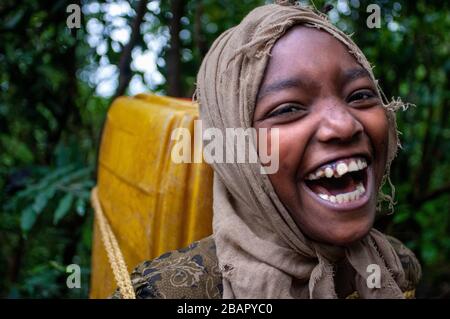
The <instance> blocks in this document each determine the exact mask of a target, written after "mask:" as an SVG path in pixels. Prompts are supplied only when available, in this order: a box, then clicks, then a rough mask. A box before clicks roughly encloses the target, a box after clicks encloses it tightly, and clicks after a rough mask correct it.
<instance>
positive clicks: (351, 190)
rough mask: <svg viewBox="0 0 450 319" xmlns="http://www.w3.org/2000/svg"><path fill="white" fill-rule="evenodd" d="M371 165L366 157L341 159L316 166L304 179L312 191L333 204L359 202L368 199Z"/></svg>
mask: <svg viewBox="0 0 450 319" xmlns="http://www.w3.org/2000/svg"><path fill="white" fill-rule="evenodd" d="M369 165H370V163H368V161H367V159H366V158H364V157H359V156H358V157H349V158H345V159H339V160H337V161H334V162H330V163H327V164H324V165H322V166H320V167H318V168H316V169H315V170H314V171H312V172H310V173H309V174H308V175H306V177H305V179H304V181H305V184H306V186H307V187H308V188H309V189H310V190H311V191H312V193H314V194H315V195H316V196H317V197H319V198H321V199H322V200H323V201H325V202H328V203H330V204H333V206H341V205H348V204H347V203H353V204H357V203H358V202H361V201H362V200H363V199H364V198H366V199H367V196H365V195H366V193H367V185H368V183H367V180H368V177H369V174H368V172H369V170H368V168H369ZM361 204H362V203H361ZM352 206H353V205H352Z"/></svg>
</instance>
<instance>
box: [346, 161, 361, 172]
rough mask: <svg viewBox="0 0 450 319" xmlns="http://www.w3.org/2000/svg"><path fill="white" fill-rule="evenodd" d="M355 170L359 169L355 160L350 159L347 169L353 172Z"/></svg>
mask: <svg viewBox="0 0 450 319" xmlns="http://www.w3.org/2000/svg"><path fill="white" fill-rule="evenodd" d="M357 170H359V167H358V164H356V162H355V161H351V162H350V164H348V171H349V172H355V171H357Z"/></svg>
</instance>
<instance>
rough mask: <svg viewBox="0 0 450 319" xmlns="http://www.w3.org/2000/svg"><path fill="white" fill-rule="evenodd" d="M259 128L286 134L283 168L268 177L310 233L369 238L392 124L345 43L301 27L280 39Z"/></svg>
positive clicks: (259, 105) (345, 239)
mask: <svg viewBox="0 0 450 319" xmlns="http://www.w3.org/2000/svg"><path fill="white" fill-rule="evenodd" d="M253 126H254V127H255V128H269V129H270V128H278V129H279V137H280V138H279V154H280V165H279V170H278V172H276V173H274V174H271V175H269V177H270V180H271V182H272V185H273V187H274V189H275V191H276V193H277V195H278V197H279V198H280V200H281V201H282V202H283V203H284V205H285V206H286V208H287V209H288V210H289V212H290V214H291V215H292V217H293V218H294V220H295V222H296V223H297V225H298V226H299V227H300V229H301V230H302V231H303V232H304V233H305V234H306V235H308V236H309V237H311V238H312V239H315V240H317V241H320V242H326V243H330V244H333V245H346V244H349V243H352V242H353V241H356V240H358V239H360V238H362V237H363V236H365V235H366V234H367V233H368V231H369V230H370V228H371V227H372V225H373V222H374V218H375V208H376V202H377V191H378V188H379V186H380V183H381V179H382V176H383V173H384V168H385V165H386V158H387V143H388V121H387V117H386V113H385V109H384V107H383V106H382V102H381V99H380V97H379V96H378V93H377V90H376V85H375V83H373V81H372V80H371V78H370V76H369V74H368V73H367V71H366V70H365V69H364V68H363V67H361V65H360V64H358V63H357V61H356V59H355V58H354V57H353V56H352V55H351V54H350V53H349V52H348V49H347V48H346V47H345V46H344V45H343V44H342V43H340V42H339V41H338V40H336V39H335V38H334V37H333V36H331V35H330V34H328V33H326V32H323V31H319V30H317V29H314V28H309V27H302V26H297V27H294V28H292V29H291V30H289V32H288V33H286V35H284V36H283V37H282V38H280V39H279V40H278V41H277V42H276V44H275V45H274V47H273V49H272V54H271V58H270V61H269V63H268V66H267V68H266V73H265V76H264V79H263V81H262V83H261V86H260V90H259V93H258V99H257V102H256V109H255V114H254V117H253ZM269 136H270V135H269ZM269 142H270V141H269Z"/></svg>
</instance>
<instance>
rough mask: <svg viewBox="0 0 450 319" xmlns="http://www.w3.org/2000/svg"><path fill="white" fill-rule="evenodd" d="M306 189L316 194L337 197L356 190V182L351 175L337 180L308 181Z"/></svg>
mask: <svg viewBox="0 0 450 319" xmlns="http://www.w3.org/2000/svg"><path fill="white" fill-rule="evenodd" d="M307 184H308V187H309V188H310V189H311V190H312V191H313V192H314V193H316V194H327V195H337V194H342V193H349V192H353V191H354V190H356V186H357V182H356V181H355V179H354V178H353V177H352V176H351V174H345V175H344V176H342V177H339V178H321V179H318V180H315V181H308V182H307Z"/></svg>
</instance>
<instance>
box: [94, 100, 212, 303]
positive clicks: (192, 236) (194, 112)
mask: <svg viewBox="0 0 450 319" xmlns="http://www.w3.org/2000/svg"><path fill="white" fill-rule="evenodd" d="M195 120H198V105H197V104H194V103H192V102H188V101H186V100H182V99H175V98H170V97H164V96H157V95H151V94H139V95H137V96H135V97H119V98H117V99H116V100H115V101H114V102H113V104H112V105H111V107H110V109H109V111H108V114H107V118H106V122H105V125H104V129H103V134H102V140H101V146H100V153H99V160H98V169H97V172H98V173H97V174H98V175H97V187H96V188H95V189H94V191H93V205H94V208H97V209H95V212H96V214H95V216H96V218H95V219H94V233H93V244H92V270H91V286H90V298H106V297H108V296H109V295H111V294H112V293H113V292H114V290H115V288H116V287H117V285H118V282H117V281H120V279H119V280H118V279H117V276H115V273H116V272H117V271H116V272H114V271H113V268H114V267H116V268H117V265H114V262H113V263H111V250H113V251H114V249H113V248H114V247H115V248H116V250H117V249H118V251H119V252H118V254H119V255H120V254H121V255H122V256H123V260H124V262H125V263H122V264H123V269H124V271H125V270H126V271H127V272H131V271H132V269H133V268H134V267H135V266H136V265H137V264H139V263H141V262H142V261H144V260H149V259H153V258H155V257H157V256H159V255H161V254H163V253H165V252H167V251H170V250H174V249H178V248H181V247H184V246H187V245H188V244H190V243H191V242H193V241H195V240H199V239H201V238H203V237H206V236H208V235H210V234H211V233H212V180H213V171H212V169H211V167H210V166H209V165H208V164H206V163H205V162H202V163H175V162H174V161H172V160H171V152H172V147H173V145H174V144H175V143H176V142H177V141H176V140H172V139H171V135H172V132H173V130H174V129H176V128H186V129H188V130H189V132H190V133H191V137H192V139H193V138H194V121H195ZM191 145H193V146H194V147H201V145H196V143H193V142H192V144H191ZM192 151H193V152H196V151H198V150H192ZM200 152H201V151H200ZM94 192H95V194H94ZM99 213H100V215H99ZM111 238H112V240H111V241H110V240H109V239H111ZM108 251H109V252H110V253H109V257H108ZM119 264H120V262H119Z"/></svg>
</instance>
